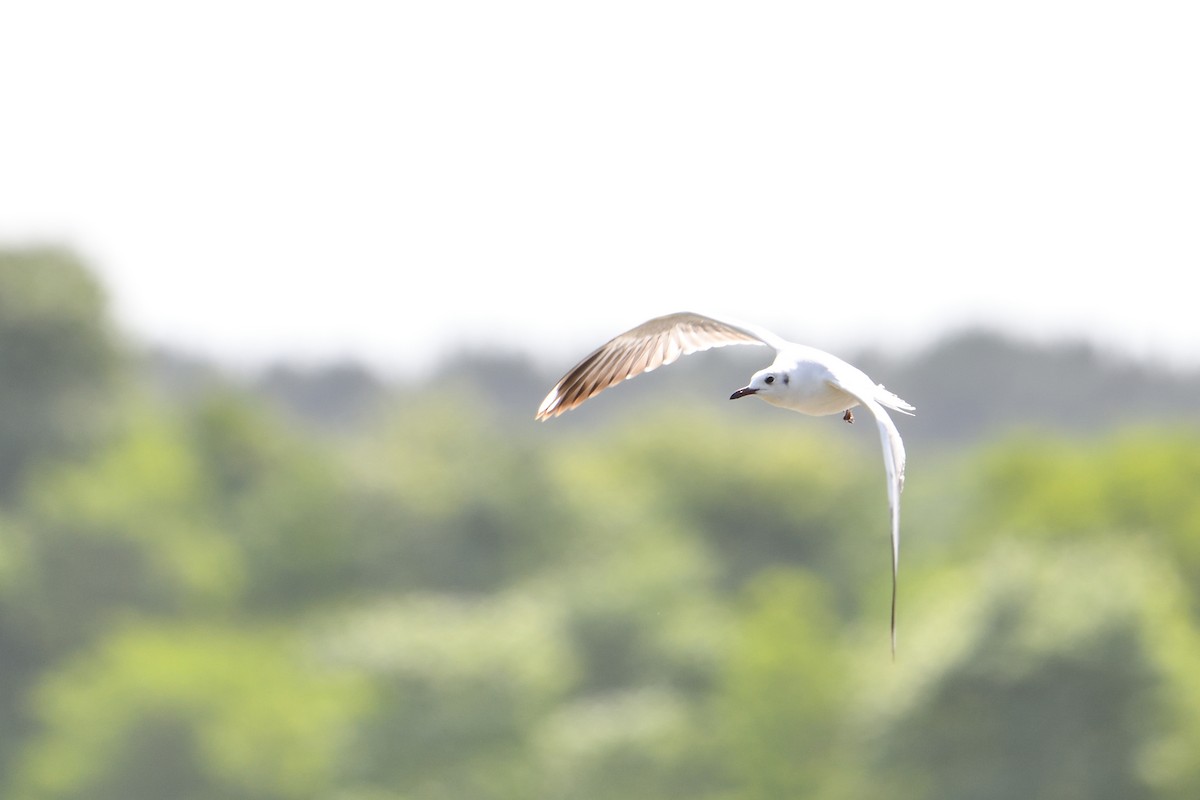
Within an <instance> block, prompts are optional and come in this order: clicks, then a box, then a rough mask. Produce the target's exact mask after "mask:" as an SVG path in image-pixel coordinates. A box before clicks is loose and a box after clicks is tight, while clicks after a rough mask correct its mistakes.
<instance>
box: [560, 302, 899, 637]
mask: <svg viewBox="0 0 1200 800" xmlns="http://www.w3.org/2000/svg"><path fill="white" fill-rule="evenodd" d="M735 344H738V345H741V344H753V345H766V346H767V347H771V348H773V349H774V350H775V360H774V362H772V363H771V365H770V366H769V367H767V368H766V369H761V370H759V371H758V372H756V373H754V374H753V375H752V376H750V382H749V383H748V384H746V385H745V386H744V387H742V388H741V389H738V390H737V391H735V392H734V393H733V394H731V395H730V396H729V399H730V400H737V399H738V398H741V397H750V396H751V395H753V396H754V397H759V398H761V399H763V400H765V401H767V402H768V403H770V404H771V405H774V406H779V407H780V408H787V409H791V410H792V411H799V412H800V413H802V414H810V415H813V416H824V415H827V414H839V413H840V414H842V418H843V419H844V420H846V421H847V422H853V421H854V415H853V414H852V413H851V409H853V408H855V407H857V406H860V405H861V406H863V407H864V408H866V410H867V411H869V412H870V413H871V416H872V417H874V419H875V424H876V425H877V426H878V428H879V438H880V440H881V442H882V443H883V466H884V470H885V471H886V473H887V494H888V509H889V512H890V517H891V535H892V625H891V642H892V655H893V656H895V654H896V578H897V573H898V571H899V567H900V492H901V491H902V490H903V489H904V442H902V441H901V439H900V431H899V430H897V429H896V425H895V423H894V422H892V418H891V417H889V416H888V413H887V409H889V408H890V409H892V410H893V411H899V412H900V413H902V414H910V415H911V414H912V413H913V412H914V411H916V408H914V407H913V406H912V405H910V404H909V403H907V402H905V401H904V400H901V399H900V398H899V397H897V396H896V395H894V394H892V393H891V392H889V391H888V390H887V389H885V388H883V384H877V383H875V382H874V381H873V380H871V379H870V378H869V377H867V375H866V373H865V372H863V371H862V370H860V369H859V368H858V367H855V366H853V365H851V364H848V363H847V362H845V361H843V360H842V359H840V358H838V357H837V356H835V355H831V354H830V353H826V352H824V351H823V350H818V349H817V348H815V347H809V346H807V345H802V344H796V343H794V342H789V341H787V340H786V339H782V338H780V337H779V336H776V335H775V334H774V333H771V332H770V331H768V330H766V329H764V328H761V327H759V326H757V325H747V324H743V323H740V322H731V321H728V320H720V319H714V318H713V317H706V316H704V315H703V314H693V313H690V312H681V313H678V314H668V315H666V316H664V317H656V318H654V319H652V320H649V321H648V322H643V323H642V324H641V325H638V326H637V327H636V328H632V329H630V330H628V331H625V332H624V333H622V334H620V335H619V336H617V337H615V338H613V339H612V340H610V341H609V342H607V343H605V344H603V345H601V346H600V347H598V348H597V349H596V350H595V351H593V352H592V353H591V355H589V356H588V357H587V358H585V359H583V360H582V361H580V362H579V363H578V364H576V365H575V366H574V367H573V368H572V369H571V371H570V372H568V373H567V374H566V375H564V376H563V377H562V379H561V380H560V381H559V382H558V383H556V384H555V385H554V388H553V389H551V390H550V393H549V394H547V395H546V399H545V400H543V401H542V404H541V406H539V407H538V410H537V417H536V418H537V419H539V420H546V419H550V418H552V417H557V416H558V415H559V414H561V413H563V412H564V411H569V410H571V409H572V408H575V407H576V406H579V405H581V404H582V403H583V402H584V401H585V400H587V399H589V398H591V397H595V396H596V395H598V394H599V393H600V392H602V391H604V390H605V389H607V388H609V387H610V386H615V385H616V384H618V383H620V382H621V381H624V380H628V379H630V378H632V377H634V376H636V375H640V374H641V373H643V372H650V371H651V370H653V369H657V368H658V367H661V366H663V365H664V364H670V363H672V362H674V361H676V360H678V359H679V357H680V356H685V355H688V354H689V353H697V352H700V351H702V350H709V349H711V348H714V347H725V346H727V345H735Z"/></svg>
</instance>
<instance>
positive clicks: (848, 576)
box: [0, 250, 1200, 800]
mask: <svg viewBox="0 0 1200 800" xmlns="http://www.w3.org/2000/svg"><path fill="white" fill-rule="evenodd" d="M346 374H348V375H351V376H352V377H353V379H354V381H355V385H356V387H357V388H356V389H355V391H356V392H357V395H356V397H358V398H359V400H358V401H356V402H355V403H354V405H353V412H354V413H355V414H366V413H367V412H366V411H364V409H366V408H368V406H369V407H371V408H373V409H375V410H374V411H373V412H372V414H371V415H370V416H369V419H368V420H367V421H366V422H362V423H361V424H356V425H353V426H345V427H342V428H336V429H331V428H328V427H326V428H322V429H319V430H317V429H313V428H310V427H306V426H304V425H300V424H297V421H296V418H295V417H290V416H288V415H286V414H283V413H281V412H280V411H279V410H278V408H277V406H275V405H272V404H271V403H269V402H265V401H264V400H263V399H262V397H261V395H255V394H254V393H251V392H249V391H246V390H245V389H243V388H239V386H238V385H237V384H236V383H234V382H221V381H216V382H214V383H213V384H212V385H206V386H205V387H204V388H202V389H201V390H199V391H197V392H195V393H194V394H193V395H192V396H191V397H190V398H189V399H188V400H187V401H186V402H185V401H181V400H180V399H179V398H176V397H172V396H170V395H163V394H162V393H160V392H156V391H153V390H151V389H150V388H149V387H148V386H147V385H146V382H145V380H144V378H143V377H142V376H141V375H140V373H139V371H138V368H137V359H136V358H135V357H134V354H133V352H132V350H131V349H130V348H129V347H128V346H127V345H126V344H124V343H122V342H121V341H120V339H119V337H117V336H116V335H115V334H114V333H113V329H112V325H111V321H110V320H109V319H108V317H107V316H106V312H105V309H104V303H103V296H102V292H101V291H100V289H99V287H97V285H96V284H95V282H94V281H93V280H92V279H91V278H90V277H89V276H88V273H87V272H86V270H85V269H84V268H83V267H82V266H81V265H80V264H78V263H77V262H76V261H75V260H74V259H73V258H72V257H71V256H70V255H69V254H66V253H63V252H60V251H51V250H26V251H8V252H4V253H0V403H2V404H3V408H4V409H5V414H4V416H3V418H2V419H3V423H2V424H0V797H3V798H14V799H16V798H20V800H68V799H76V798H77V799H79V800H83V798H88V799H89V800H105V799H107V798H114V799H115V798H123V799H134V798H168V797H169V798H209V797H221V798H233V799H234V800H238V799H240V798H245V799H246V800H251V799H253V800H270V799H274V798H280V799H281V800H282V799H283V798H311V797H327V798H338V799H342V800H401V799H403V800H443V799H444V800H450V799H451V798H454V799H455V800H457V799H458V798H464V797H472V798H495V799H496V800H500V799H501V798H523V799H524V798H547V799H548V800H549V799H550V798H555V799H558V798H562V799H563V800H574V799H576V798H577V799H578V800H585V799H586V800H603V799H604V798H614V799H615V798H631V797H654V798H691V799H695V798H710V799H711V800H732V798H790V797H813V798H822V797H823V798H839V799H840V798H860V797H869V796H875V795H878V794H882V793H885V792H886V793H888V794H896V795H898V796H901V797H906V798H945V797H954V798H980V799H981V800H983V799H990V798H1010V797H1027V798H1092V799H1095V798H1099V799H1103V798H1113V800H1117V798H1120V799H1121V800H1124V799H1125V798H1135V797H1147V798H1178V799H1179V800H1183V799H1184V798H1194V797H1197V796H1200V758H1198V757H1197V754H1200V491H1198V489H1200V429H1197V428H1194V427H1189V426H1180V427H1178V428H1175V429H1168V428H1165V427H1138V428H1133V427H1123V428H1121V429H1119V430H1114V431H1110V432H1108V433H1106V434H1104V435H1103V436H1098V437H1091V438H1083V437H1082V436H1080V435H1078V434H1077V433H1073V434H1069V435H1068V434H1055V433H1053V432H1050V431H1047V430H1040V431H1039V430H1036V429H1027V430H1025V431H1023V432H1019V433H1013V434H1007V435H1005V436H1003V437H1001V438H997V439H996V440H995V441H991V442H986V443H983V444H977V445H972V446H970V447H967V448H960V449H957V450H947V449H946V448H944V447H943V448H939V449H938V450H937V452H931V450H932V449H927V448H924V447H923V446H922V440H921V438H920V437H919V436H914V437H910V438H909V451H910V455H911V461H910V474H909V489H908V492H907V494H906V496H905V504H906V505H905V510H904V523H903V528H904V534H905V549H904V555H903V558H902V562H901V593H900V617H899V625H900V631H899V652H898V656H897V659H896V661H895V662H894V663H893V662H892V661H891V659H890V657H889V649H888V633H887V625H888V620H887V609H888V602H889V597H890V591H891V587H890V577H889V573H888V569H887V565H888V559H889V553H888V547H887V533H886V510H885V509H886V501H885V495H884V484H883V475H882V467H881V465H880V464H879V463H878V461H879V459H878V455H877V453H876V452H875V447H876V446H877V445H876V444H875V443H874V442H872V441H869V440H870V437H869V436H866V437H865V438H862V436H865V434H863V432H862V431H859V430H858V427H859V426H854V428H853V429H851V428H848V427H847V426H844V425H841V424H840V423H838V424H833V423H831V424H824V423H825V422H827V421H825V420H804V419H801V418H794V417H791V416H787V415H781V414H776V415H749V416H746V417H743V416H740V415H739V414H736V413H722V414H721V415H720V416H719V417H718V416H716V415H715V414H714V413H713V412H712V411H711V410H708V409H705V408H699V407H698V408H696V409H691V410H689V409H684V410H680V411H677V412H675V413H672V414H670V415H669V416H668V415H665V414H662V413H661V412H660V413H659V414H657V415H655V414H640V415H629V417H628V418H624V419H620V420H619V421H617V422H613V423H610V424H606V425H604V426H601V427H595V426H592V427H588V426H575V427H572V426H570V425H557V424H556V423H550V424H545V425H538V424H535V423H534V422H533V421H532V419H527V420H523V421H522V422H521V423H515V424H514V423H512V422H511V421H510V420H509V418H508V417H506V416H504V415H503V414H502V413H499V412H498V411H497V409H496V408H495V407H493V406H491V405H489V404H488V403H487V402H486V398H487V396H488V395H487V393H486V392H478V391H475V392H472V391H461V390H457V391H453V392H449V391H446V392H438V393H433V394H430V393H426V394H424V395H423V396H422V397H421V398H415V397H409V396H406V395H404V394H402V393H398V394H396V395H394V396H391V397H390V398H385V399H383V400H380V398H379V397H377V396H375V395H374V394H370V393H371V392H374V391H375V389H374V388H372V387H373V384H371V383H370V382H369V381H367V380H365V379H364V378H363V376H362V375H361V374H360V373H357V372H354V371H353V370H350V371H347V372H346ZM284 377H287V381H284V380H283V378H282V377H280V375H276V376H275V378H274V379H273V380H274V384H273V385H274V386H275V387H276V389H279V387H281V386H285V385H290V384H291V383H294V382H295V380H296V379H295V376H291V375H288V376H284ZM897 385H899V384H897ZM327 390H328V387H324V388H323V390H322V394H321V401H322V402H323V403H326V404H328V403H330V402H332V401H331V400H330V397H331V395H330V394H328V392H327ZM368 394H370V402H368V400H367V399H365V398H367V397H368ZM904 394H905V396H909V395H910V394H911V395H912V399H913V400H914V401H915V402H916V403H917V405H918V406H920V405H921V396H920V388H919V387H916V388H915V390H914V391H911V392H910V391H909V390H908V389H905V390H904ZM576 413H586V409H585V410H584V411H583V412H576ZM531 416H532V413H530V414H529V417H531ZM866 433H867V434H869V433H870V432H869V431H867V432H866Z"/></svg>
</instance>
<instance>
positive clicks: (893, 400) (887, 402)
mask: <svg viewBox="0 0 1200 800" xmlns="http://www.w3.org/2000/svg"><path fill="white" fill-rule="evenodd" d="M875 389H876V391H875V399H876V400H877V401H879V404H880V405H882V406H886V407H888V408H890V409H892V410H893V411H899V412H900V413H901V414H908V415H909V416H910V417H911V416H913V415H914V414H915V413H916V411H917V407H916V406H914V405H913V404H912V403H909V402H908V401H907V400H902V399H901V398H900V397H899V396H898V395H896V394H895V393H894V392H889V391H888V390H887V389H885V388H883V384H882V383H880V384H876V386H875Z"/></svg>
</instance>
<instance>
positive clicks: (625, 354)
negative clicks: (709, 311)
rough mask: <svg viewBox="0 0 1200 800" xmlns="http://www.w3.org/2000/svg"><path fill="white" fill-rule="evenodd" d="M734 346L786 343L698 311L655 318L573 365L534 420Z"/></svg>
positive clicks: (774, 345) (763, 331)
mask: <svg viewBox="0 0 1200 800" xmlns="http://www.w3.org/2000/svg"><path fill="white" fill-rule="evenodd" d="M735 344H758V345H763V344H765V345H768V346H770V347H774V348H775V349H776V350H778V349H780V348H781V347H783V346H785V345H786V344H787V343H786V342H784V341H783V340H782V339H780V338H779V337H777V336H775V335H774V334H773V333H770V332H769V331H766V330H764V329H762V328H759V327H756V326H752V325H743V324H740V323H733V322H726V321H723V320H719V319H714V318H713V317H706V316H704V315H703V314H693V313H691V312H681V313H678V314H668V315H667V316H664V317H656V318H654V319H652V320H649V321H647V322H643V323H642V324H641V325H638V326H637V327H636V328H632V329H630V330H628V331H625V332H624V333H622V334H620V335H618V336H616V337H614V338H612V339H610V340H609V341H608V342H606V343H605V344H603V345H601V346H600V347H598V348H596V349H595V350H594V351H592V352H591V353H590V354H589V355H588V356H587V357H586V358H584V359H583V360H582V361H580V362H579V363H578V364H576V365H575V366H574V367H572V368H571V370H570V371H569V372H568V373H567V374H566V375H564V376H563V377H562V379H561V380H560V381H559V382H558V383H557V384H555V385H554V388H553V389H551V390H550V393H549V394H547V395H546V398H545V399H544V400H542V404H541V405H540V406H539V407H538V410H537V417H536V418H537V419H550V418H551V417H557V416H558V415H559V414H561V413H563V412H564V411H570V410H571V409H572V408H575V407H577V406H579V405H581V404H582V403H583V402H584V401H586V400H588V399H589V398H592V397H595V396H596V395H598V394H600V392H602V391H604V390H605V389H607V388H609V387H610V386H615V385H616V384H618V383H620V382H621V381H625V380H628V379H630V378H632V377H634V376H635V375H641V374H642V373H643V372H650V371H651V370H655V369H658V368H659V367H662V366H665V365H667V364H671V363H674V362H675V361H677V360H679V358H680V357H681V356H685V355H689V354H691V353H697V352H700V351H702V350H708V349H710V348H713V347H725V346H727V345H735Z"/></svg>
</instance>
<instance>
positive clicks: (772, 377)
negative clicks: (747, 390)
mask: <svg viewBox="0 0 1200 800" xmlns="http://www.w3.org/2000/svg"><path fill="white" fill-rule="evenodd" d="M774 382H775V376H774V375H768V376H767V378H766V381H765V383H774Z"/></svg>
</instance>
